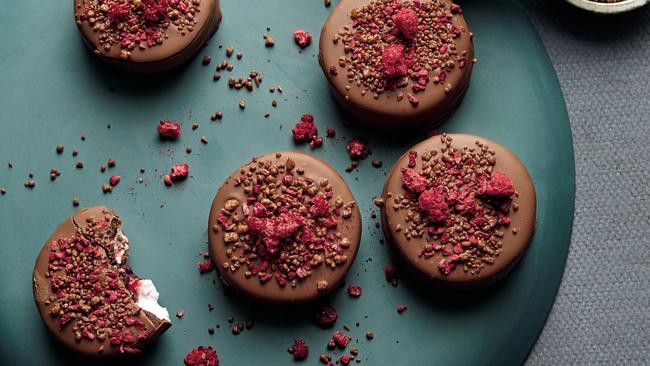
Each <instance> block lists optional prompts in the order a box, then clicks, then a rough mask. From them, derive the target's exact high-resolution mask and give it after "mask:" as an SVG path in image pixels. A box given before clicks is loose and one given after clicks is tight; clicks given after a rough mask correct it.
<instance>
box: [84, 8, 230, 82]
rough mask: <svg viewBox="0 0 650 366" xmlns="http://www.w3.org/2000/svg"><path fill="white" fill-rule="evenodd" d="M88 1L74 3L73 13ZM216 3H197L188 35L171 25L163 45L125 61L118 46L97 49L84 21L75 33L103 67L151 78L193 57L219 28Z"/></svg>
mask: <svg viewBox="0 0 650 366" xmlns="http://www.w3.org/2000/svg"><path fill="white" fill-rule="evenodd" d="M86 1H88V0H74V13H75V16H76V15H77V14H78V13H81V12H83V4H84V2H86ZM219 1H220V0H201V3H200V5H199V12H198V13H197V14H196V17H195V19H196V21H197V22H196V25H195V26H194V30H193V31H192V32H186V33H185V34H184V35H183V34H181V32H179V31H178V30H177V29H176V28H175V27H174V26H173V25H171V26H169V28H167V30H166V32H165V35H166V36H167V38H165V40H164V42H163V43H162V44H161V45H158V46H154V47H146V48H144V49H140V48H139V47H136V48H134V49H133V50H132V51H131V52H132V55H131V57H130V58H129V59H127V60H125V59H122V58H120V50H121V48H120V46H119V44H118V45H113V47H111V49H110V50H109V51H105V50H103V49H101V47H99V32H96V31H94V30H93V27H92V26H91V25H90V24H89V23H88V21H82V22H81V25H80V26H79V31H80V32H81V36H82V37H83V40H84V42H85V43H86V45H87V46H88V48H90V50H91V51H92V52H93V53H94V54H96V55H97V56H99V58H100V59H102V60H103V61H104V62H106V63H107V64H109V65H111V66H114V67H115V68H117V69H119V70H122V71H125V72H130V73H138V74H154V73H160V72H164V71H168V70H170V69H173V68H175V67H177V66H180V65H181V64H183V63H185V62H186V61H187V60H188V59H190V58H191V57H192V56H194V55H195V54H196V53H197V52H198V51H199V50H200V49H201V48H202V47H203V46H204V45H205V44H206V42H207V41H208V40H209V39H210V37H212V35H213V34H214V33H215V32H216V31H217V29H218V28H219V24H220V23H221V18H222V13H221V8H220V6H219Z"/></svg>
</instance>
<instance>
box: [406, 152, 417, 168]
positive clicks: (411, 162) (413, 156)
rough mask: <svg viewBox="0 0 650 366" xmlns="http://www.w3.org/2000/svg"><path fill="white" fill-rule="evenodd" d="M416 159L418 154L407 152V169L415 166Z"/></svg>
mask: <svg viewBox="0 0 650 366" xmlns="http://www.w3.org/2000/svg"><path fill="white" fill-rule="evenodd" d="M417 158H418V152H417V151H409V165H408V166H409V168H415V166H416V165H417V163H418V162H417Z"/></svg>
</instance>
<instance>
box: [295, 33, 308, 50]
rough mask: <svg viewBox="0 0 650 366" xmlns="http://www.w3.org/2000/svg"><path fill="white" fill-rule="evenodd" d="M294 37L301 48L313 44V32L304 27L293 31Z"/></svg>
mask: <svg viewBox="0 0 650 366" xmlns="http://www.w3.org/2000/svg"><path fill="white" fill-rule="evenodd" d="M293 39H295V40H296V43H298V46H300V48H305V47H307V46H309V45H310V44H311V33H309V32H307V31H304V30H302V29H296V30H294V31H293Z"/></svg>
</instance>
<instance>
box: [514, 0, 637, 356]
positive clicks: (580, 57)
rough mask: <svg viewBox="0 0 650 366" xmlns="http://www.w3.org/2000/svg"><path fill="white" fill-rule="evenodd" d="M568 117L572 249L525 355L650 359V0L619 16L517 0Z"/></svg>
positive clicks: (560, 4) (536, 0) (540, 0)
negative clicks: (535, 338) (573, 174)
mask: <svg viewBox="0 0 650 366" xmlns="http://www.w3.org/2000/svg"><path fill="white" fill-rule="evenodd" d="M523 4H524V7H525V8H526V9H527V12H528V13H529V15H530V17H531V21H532V23H533V25H534V26H535V27H536V29H537V30H538V32H539V34H540V37H541V39H542V41H543V43H544V46H545V47H546V50H547V52H548V54H549V56H550V58H551V61H552V63H553V65H554V67H555V70H556V72H557V76H558V79H559V81H560V85H561V87H562V91H563V93H564V98H565V100H566V104H567V109H568V111H569V119H570V121H571V130H572V133H573V142H574V148H575V161H576V189H577V190H576V203H575V222H574V226H573V238H572V241H571V247H570V250H569V258H568V261H567V264H566V270H565V272H564V278H563V280H562V285H561V287H560V291H559V293H558V296H557V298H556V300H555V305H554V307H553V310H552V312H551V315H550V317H549V319H548V321H547V323H546V327H545V328H544V331H543V332H542V334H541V335H540V337H539V339H538V341H537V344H536V345H535V347H534V349H533V351H532V352H531V354H530V356H529V357H528V360H527V364H529V365H548V364H554V365H594V364H607V365H610V364H625V365H642V364H643V365H650V163H649V159H650V144H649V143H648V140H649V139H650V5H648V6H645V7H644V8H642V9H638V10H636V11H634V12H632V13H627V14H623V15H616V16H600V15H593V14H589V13H587V12H585V11H583V10H580V9H577V8H574V7H573V6H571V5H569V4H568V3H565V2H563V1H561V0H552V1H544V0H523Z"/></svg>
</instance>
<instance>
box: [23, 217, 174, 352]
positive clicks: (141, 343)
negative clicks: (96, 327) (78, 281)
mask: <svg viewBox="0 0 650 366" xmlns="http://www.w3.org/2000/svg"><path fill="white" fill-rule="evenodd" d="M90 220H106V221H108V222H109V223H110V225H113V226H114V228H117V229H119V226H120V225H121V222H120V221H119V217H118V216H117V214H116V213H115V212H113V211H111V210H110V209H108V208H107V207H105V206H96V207H92V208H82V209H80V210H79V211H77V212H76V213H75V214H74V215H73V216H71V217H69V218H68V219H66V220H65V221H64V222H63V223H61V225H59V227H57V229H56V230H55V231H54V233H52V235H51V236H50V237H49V238H48V239H47V241H46V242H45V244H44V245H43V248H42V249H41V251H40V253H39V255H38V258H37V259H36V264H35V266H34V272H33V291H34V300H35V302H36V307H37V308H38V311H39V313H40V315H41V318H42V319H43V322H44V323H45V326H46V327H47V329H48V330H49V331H50V333H51V334H52V335H53V336H54V337H55V338H56V339H57V340H58V341H59V342H60V343H61V344H62V345H64V346H66V347H68V348H70V349H71V350H73V351H75V352H77V353H79V354H81V355H83V356H86V357H90V358H113V357H119V356H123V355H126V354H128V352H124V349H122V350H121V349H120V346H115V345H113V344H111V342H110V336H109V335H108V334H107V335H106V337H105V339H104V340H103V341H99V340H98V338H95V339H94V340H89V339H87V338H82V339H81V340H79V341H77V339H76V336H75V332H74V331H73V324H74V322H75V320H72V321H71V322H70V323H68V324H67V325H65V326H64V327H63V328H61V327H60V326H59V319H58V317H57V318H55V317H53V316H52V315H51V314H50V310H51V308H52V306H53V303H51V300H52V298H53V297H56V293H55V292H54V291H53V290H52V286H51V284H50V278H49V277H48V276H50V275H51V274H52V273H57V274H59V275H60V274H61V273H62V271H53V272H50V271H49V269H48V265H49V257H50V253H51V252H52V251H51V243H52V242H53V241H57V240H59V239H64V238H71V237H73V236H75V235H77V234H79V233H80V230H84V229H85V228H86V227H87V225H88V223H89V221H90ZM87 239H89V240H91V239H90V238H87ZM91 244H92V245H93V246H96V247H98V248H99V252H100V253H101V256H102V257H106V258H109V262H110V263H112V266H114V268H117V266H118V264H117V263H116V262H115V258H114V256H113V254H112V252H113V248H107V247H104V246H102V245H100V244H98V243H96V242H93V240H91ZM126 257H128V253H126V254H125V255H124V257H123V260H122V264H121V266H123V267H122V268H123V269H125V270H126V271H127V272H129V273H130V268H129V267H128V266H127V265H126V264H125V263H124V261H125V260H126ZM98 273H99V274H100V276H105V275H106V270H102V269H101V268H99V269H98ZM130 276H131V278H132V279H133V278H135V276H134V275H132V274H130ZM120 279H122V278H121V277H120ZM127 286H128V285H127V284H126V283H124V281H120V284H119V287H120V288H124V287H127ZM134 301H135V300H134ZM77 305H79V304H77ZM134 317H135V319H137V320H138V321H140V322H142V324H144V328H143V329H144V331H146V333H147V335H146V337H144V338H143V339H140V340H138V341H137V342H135V343H133V344H129V345H128V347H130V349H132V351H133V352H138V351H139V350H141V349H142V348H143V347H145V346H146V345H148V344H149V343H151V342H153V341H154V340H155V339H157V338H158V337H159V336H160V335H161V334H162V333H164V332H165V331H166V330H167V329H168V328H169V327H170V326H171V323H170V322H169V321H168V320H165V319H160V318H158V317H157V316H156V315H154V314H153V313H151V312H149V311H147V310H144V309H141V310H140V312H139V314H137V315H135V316H134ZM135 329H136V328H134V327H132V326H126V327H125V328H124V330H135Z"/></svg>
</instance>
